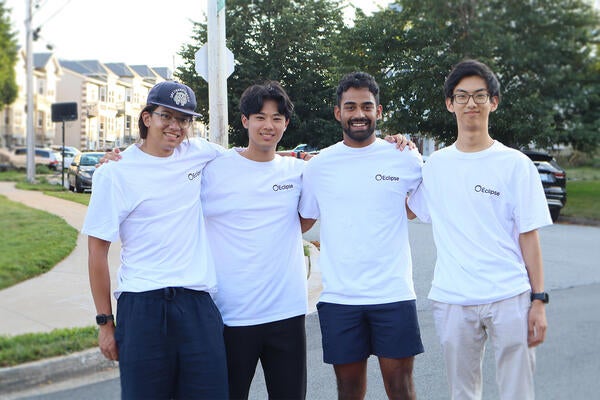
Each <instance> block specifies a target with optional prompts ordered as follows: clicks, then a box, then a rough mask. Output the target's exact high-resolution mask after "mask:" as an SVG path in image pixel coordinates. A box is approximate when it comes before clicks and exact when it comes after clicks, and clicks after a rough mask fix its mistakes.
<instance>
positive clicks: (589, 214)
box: [559, 175, 600, 221]
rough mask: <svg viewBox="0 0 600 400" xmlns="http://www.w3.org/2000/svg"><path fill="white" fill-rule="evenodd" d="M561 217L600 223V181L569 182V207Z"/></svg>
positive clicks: (563, 211) (564, 209)
mask: <svg viewBox="0 0 600 400" xmlns="http://www.w3.org/2000/svg"><path fill="white" fill-rule="evenodd" d="M567 176H568V175H567ZM561 215H564V216H568V217H575V218H587V219H594V220H598V221H600V180H595V181H583V180H582V181H568V182H567V205H566V207H565V208H563V210H562V213H561ZM559 221H560V219H559Z"/></svg>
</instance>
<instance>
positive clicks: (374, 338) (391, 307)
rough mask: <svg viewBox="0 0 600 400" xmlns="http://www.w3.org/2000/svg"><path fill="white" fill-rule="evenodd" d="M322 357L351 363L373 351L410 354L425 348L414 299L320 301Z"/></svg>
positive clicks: (399, 355)
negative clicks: (355, 302)
mask: <svg viewBox="0 0 600 400" xmlns="http://www.w3.org/2000/svg"><path fill="white" fill-rule="evenodd" d="M317 310H318V311H319V322H320V324H321V336H322V341H323V361H324V362H325V363H327V364H334V365H339V364H349V363H353V362H358V361H363V360H366V359H367V358H369V356H370V355H371V354H374V355H376V356H378V357H384V358H407V357H412V356H415V355H417V354H420V353H422V352H423V343H422V342H421V333H420V331H419V321H418V319H417V307H416V301H415V300H408V301H399V302H395V303H386V304H372V305H346V304H334V303H323V302H319V303H318V304H317Z"/></svg>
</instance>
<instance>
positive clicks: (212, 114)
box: [207, 0, 229, 148]
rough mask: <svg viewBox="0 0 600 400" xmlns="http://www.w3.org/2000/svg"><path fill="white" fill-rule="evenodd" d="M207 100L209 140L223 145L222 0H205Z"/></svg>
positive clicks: (225, 136)
mask: <svg viewBox="0 0 600 400" xmlns="http://www.w3.org/2000/svg"><path fill="white" fill-rule="evenodd" d="M207 3H208V9H207V14H208V15H207V18H208V21H207V31H208V32H207V33H208V42H207V45H208V49H207V50H208V103H209V115H208V117H209V124H208V129H209V137H210V141H211V142H214V143H218V144H220V145H221V146H223V147H225V148H227V147H228V146H229V124H228V118H227V77H228V76H229V74H228V73H227V71H228V68H227V57H226V54H225V51H226V50H225V49H226V47H225V0H208V2H207Z"/></svg>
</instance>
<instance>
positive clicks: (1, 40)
mask: <svg viewBox="0 0 600 400" xmlns="http://www.w3.org/2000/svg"><path fill="white" fill-rule="evenodd" d="M16 63H17V41H16V38H15V33H14V32H12V30H11V22H10V13H9V10H8V8H7V7H6V5H5V2H4V1H0V109H2V108H4V106H6V105H8V104H11V103H12V102H13V101H15V99H16V98H17V94H18V87H17V81H16V77H15V65H16Z"/></svg>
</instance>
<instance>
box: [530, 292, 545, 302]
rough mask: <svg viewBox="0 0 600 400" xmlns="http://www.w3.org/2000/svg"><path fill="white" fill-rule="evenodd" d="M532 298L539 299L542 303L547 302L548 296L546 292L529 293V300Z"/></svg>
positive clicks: (532, 299)
mask: <svg viewBox="0 0 600 400" xmlns="http://www.w3.org/2000/svg"><path fill="white" fill-rule="evenodd" d="M534 300H540V301H541V302H542V303H544V304H548V302H549V301H550V297H549V296H548V293H546V292H540V293H531V301H532V302H533V301H534Z"/></svg>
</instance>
